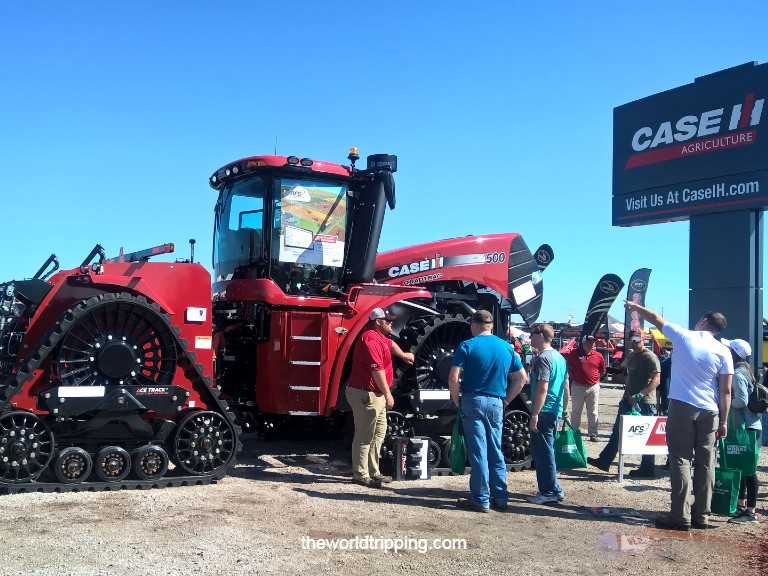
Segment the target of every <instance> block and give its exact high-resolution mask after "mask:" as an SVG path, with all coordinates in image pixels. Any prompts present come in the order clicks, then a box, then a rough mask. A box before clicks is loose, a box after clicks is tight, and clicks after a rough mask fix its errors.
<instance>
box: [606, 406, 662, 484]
mask: <svg viewBox="0 0 768 576" xmlns="http://www.w3.org/2000/svg"><path fill="white" fill-rule="evenodd" d="M630 408H631V405H630V403H629V400H627V398H626V396H622V397H621V400H620V401H619V411H618V412H617V413H616V422H614V423H613V431H612V432H611V437H610V438H609V439H608V444H606V445H605V448H603V451H602V452H600V456H598V458H597V459H598V460H600V462H602V463H603V464H611V463H612V462H613V461H614V460H615V459H616V455H617V454H618V453H619V435H620V434H621V416H622V414H626V413H627V412H629V410H630ZM637 408H638V410H640V414H641V415H642V416H656V406H654V405H653V404H643V403H642V402H640V403H639V404H638V405H637ZM655 466H656V457H655V456H654V455H653V454H646V455H645V456H643V457H642V459H641V460H640V470H642V471H643V472H649V473H650V472H653V471H654V467H655Z"/></svg>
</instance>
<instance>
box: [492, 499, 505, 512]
mask: <svg viewBox="0 0 768 576" xmlns="http://www.w3.org/2000/svg"><path fill="white" fill-rule="evenodd" d="M491 508H493V509H494V510H497V511H498V512H506V511H507V509H508V508H509V506H508V505H507V503H506V502H496V501H495V500H491Z"/></svg>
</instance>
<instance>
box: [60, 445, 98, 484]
mask: <svg viewBox="0 0 768 576" xmlns="http://www.w3.org/2000/svg"><path fill="white" fill-rule="evenodd" d="M92 469H93V461H92V460H91V456H90V454H88V452H86V451H85V450H83V449H82V448H78V447H77V446H70V447H69V448H64V450H62V451H61V452H59V456H58V457H57V458H56V465H55V467H54V472H55V473H56V478H58V479H59V482H61V483H63V484H76V483H79V482H82V481H83V480H85V479H86V478H88V476H90V475H91V470H92Z"/></svg>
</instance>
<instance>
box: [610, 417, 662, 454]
mask: <svg viewBox="0 0 768 576" xmlns="http://www.w3.org/2000/svg"><path fill="white" fill-rule="evenodd" d="M619 453H620V454H666V453H667V417H666V416H622V417H621V436H620V437H619Z"/></svg>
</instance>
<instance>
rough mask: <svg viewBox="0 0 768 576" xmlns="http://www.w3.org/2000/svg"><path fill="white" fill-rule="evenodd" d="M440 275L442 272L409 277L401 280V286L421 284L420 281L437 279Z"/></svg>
mask: <svg viewBox="0 0 768 576" xmlns="http://www.w3.org/2000/svg"><path fill="white" fill-rule="evenodd" d="M442 277H443V275H442V273H440V272H438V273H437V274H427V275H426V276H419V277H418V278H409V279H408V280H403V286H411V285H412V284H421V283H422V282H430V281H431V280H439V279H440V278H442Z"/></svg>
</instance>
